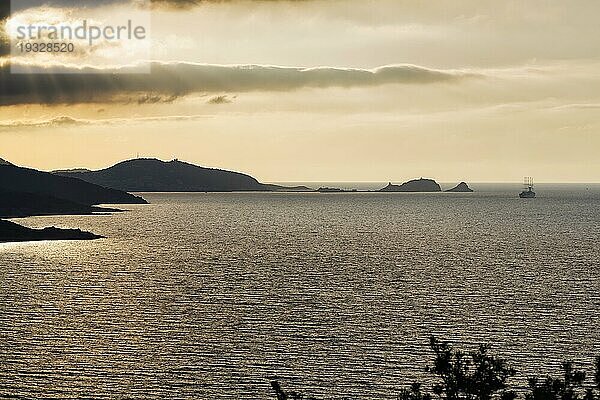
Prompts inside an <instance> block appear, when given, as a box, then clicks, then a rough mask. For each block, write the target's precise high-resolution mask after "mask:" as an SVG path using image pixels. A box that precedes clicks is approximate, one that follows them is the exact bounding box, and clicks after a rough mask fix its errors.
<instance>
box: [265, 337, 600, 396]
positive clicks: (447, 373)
mask: <svg viewBox="0 0 600 400" xmlns="http://www.w3.org/2000/svg"><path fill="white" fill-rule="evenodd" d="M429 344H430V347H431V350H432V351H433V353H434V355H435V358H434V361H433V363H432V365H429V366H428V367H427V368H426V371H427V372H429V373H430V374H432V375H433V378H434V382H435V383H434V384H433V386H432V387H431V391H424V390H422V388H423V385H422V384H421V383H419V382H415V383H413V384H412V385H411V386H410V388H406V389H403V390H401V391H400V393H399V394H398V399H399V400H433V399H434V398H435V399H440V400H492V399H497V400H515V399H517V397H519V396H518V395H517V393H516V392H515V391H514V390H511V389H510V387H509V384H508V379H509V378H511V377H513V376H515V375H516V371H515V370H514V369H513V368H512V367H510V366H509V365H508V364H507V362H506V361H505V360H503V359H501V358H499V357H496V356H494V355H492V354H490V353H489V350H490V346H489V345H481V346H479V348H478V349H477V350H475V351H470V352H463V351H461V350H456V349H454V348H453V347H452V346H451V345H450V344H449V343H447V342H444V341H440V340H438V339H436V338H435V337H433V336H432V337H431V338H430V343H429ZM586 378H587V376H586V373H585V372H584V371H578V370H575V368H574V366H573V363H572V362H570V361H568V362H564V363H563V364H562V376H560V377H552V376H547V377H545V378H530V379H529V387H528V389H527V391H526V392H525V395H524V396H525V398H524V400H600V356H599V357H597V358H596V362H595V375H594V377H593V381H594V382H593V384H590V383H589V382H588V381H587V379H586ZM271 386H272V388H273V390H274V392H275V394H276V396H277V400H316V399H315V398H313V397H304V396H303V395H302V394H300V393H296V392H286V391H285V390H283V388H282V387H281V385H280V384H279V382H277V381H273V382H271Z"/></svg>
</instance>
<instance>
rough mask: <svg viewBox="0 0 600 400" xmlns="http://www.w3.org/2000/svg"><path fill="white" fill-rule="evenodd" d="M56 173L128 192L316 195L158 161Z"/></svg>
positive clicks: (297, 188) (229, 173) (244, 176)
mask: <svg viewBox="0 0 600 400" xmlns="http://www.w3.org/2000/svg"><path fill="white" fill-rule="evenodd" d="M54 173H55V174H56V175H60V176H64V177H72V178H78V179H81V180H84V181H86V182H90V183H94V184H97V185H101V186H104V187H109V188H114V189H119V190H124V191H128V192H238V191H242V192H243V191H253V192H273V191H313V189H310V188H308V187H305V186H295V187H286V186H279V185H272V184H264V183H261V182H259V181H258V180H257V179H255V178H253V177H251V176H250V175H247V174H243V173H240V172H233V171H227V170H222V169H215V168H206V167H200V166H198V165H194V164H190V163H187V162H183V161H179V160H172V161H162V160H158V159H156V158H138V159H133V160H127V161H123V162H120V163H118V164H116V165H113V166H112V167H109V168H106V169H102V170H99V171H89V170H82V169H78V170H66V171H65V170H63V171H54Z"/></svg>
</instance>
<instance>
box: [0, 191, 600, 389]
mask: <svg viewBox="0 0 600 400" xmlns="http://www.w3.org/2000/svg"><path fill="white" fill-rule="evenodd" d="M145 197H146V198H147V199H148V200H149V201H151V203H152V204H151V205H148V206H128V207H126V208H128V209H129V210H130V211H129V212H126V213H121V214H115V215H112V216H84V217H73V216H69V217H43V218H27V219H24V220H19V221H18V222H20V223H23V224H25V225H28V226H32V227H41V226H48V225H56V226H60V227H80V228H82V229H85V230H90V231H93V232H95V233H98V234H101V235H104V236H107V237H108V239H101V240H97V241H91V242H40V243H25V244H23V243H21V244H1V245H0V284H1V286H2V287H1V289H2V290H1V291H0V382H2V385H0V397H2V396H7V395H9V394H10V395H13V396H21V397H27V398H41V397H43V398H56V399H59V398H81V397H86V398H99V399H101V398H105V399H114V398H120V397H127V398H144V399H163V398H181V399H205V398H210V399H258V398H263V399H267V398H272V396H271V394H270V392H269V390H270V389H269V379H270V378H274V377H277V378H279V379H281V380H283V381H284V382H287V383H289V384H290V385H292V386H293V387H294V388H295V389H300V390H302V391H303V392H305V393H310V394H312V395H316V396H319V397H321V398H331V396H333V395H334V394H337V395H339V394H341V393H344V394H346V395H348V396H351V397H352V398H357V399H372V398H374V397H376V396H380V397H378V398H386V399H387V398H395V397H394V396H393V393H394V391H395V390H396V389H398V388H399V387H401V386H402V385H404V384H406V383H409V382H411V381H412V380H413V379H416V378H420V377H422V376H423V366H424V365H425V364H426V363H427V362H428V361H429V360H430V354H429V352H428V350H427V339H428V335H430V334H432V333H435V334H437V335H439V336H440V337H444V338H448V339H451V340H455V341H460V342H462V343H465V345H466V346H471V345H475V344H477V343H480V342H491V343H493V344H494V349H495V350H496V352H498V353H499V354H501V355H502V356H505V357H507V358H509V359H510V360H512V362H513V364H514V365H515V366H516V367H517V369H519V370H521V371H524V373H523V374H521V375H522V376H528V375H532V374H540V373H544V372H547V371H550V370H554V369H555V368H556V367H557V365H558V363H559V362H560V361H561V360H563V359H565V358H572V359H575V360H580V361H581V362H584V363H589V362H590V361H591V358H590V357H591V356H592V355H593V354H596V353H599V352H600V330H598V327H599V326H600V317H599V313H598V309H599V308H600V294H599V291H598V288H599V287H600V275H599V272H600V269H599V268H600V248H599V247H598V243H600V237H599V236H600V233H599V232H600V212H599V211H598V210H600V207H598V206H599V205H600V204H599V203H600V196H598V194H597V193H596V192H593V193H580V194H572V193H568V192H564V191H557V192H553V193H547V194H546V196H540V198H538V199H535V201H522V200H520V199H518V198H515V197H514V193H501V192H494V193H491V194H486V193H475V194H472V195H468V194H467V195H465V194H452V195H448V194H430V195H423V194H413V195H403V194H360V193H358V194H347V195H336V194H332V195H323V194H251V193H246V194H236V193H230V194H148V195H145ZM523 383H524V382H520V384H523Z"/></svg>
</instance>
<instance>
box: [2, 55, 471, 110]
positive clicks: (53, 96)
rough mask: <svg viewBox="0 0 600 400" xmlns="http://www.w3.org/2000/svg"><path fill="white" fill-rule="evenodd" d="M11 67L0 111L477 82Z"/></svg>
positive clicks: (283, 72) (386, 73)
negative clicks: (12, 107)
mask: <svg viewBox="0 0 600 400" xmlns="http://www.w3.org/2000/svg"><path fill="white" fill-rule="evenodd" d="M13 66H15V67H18V69H19V71H20V72H22V73H19V74H12V73H11V64H10V63H9V62H5V63H4V64H2V65H0V88H1V91H0V93H1V94H0V105H14V104H74V103H94V102H95V103H102V102H107V101H123V102H129V101H130V100H131V98H132V97H133V96H141V97H139V98H146V99H148V101H146V102H152V100H153V99H159V100H160V99H165V98H166V99H171V101H172V99H174V98H176V97H179V96H185V95H188V94H191V93H218V92H220V93H223V92H229V93H231V92H252V91H270V92H277V91H293V90H298V89H302V88H330V87H340V88H351V87H375V86H381V85H387V84H431V83H443V82H448V83H452V82H457V81H460V80H464V79H469V78H472V77H476V76H480V75H478V74H475V73H472V72H467V71H460V70H436V69H429V68H424V67H419V66H415V65H389V66H383V67H379V68H375V69H358V68H333V67H319V68H301V67H279V66H268V65H208V64H194V63H183V62H172V63H161V62H153V63H151V66H150V67H151V68H150V70H151V72H150V73H149V74H135V73H130V72H133V71H139V69H137V68H136V67H111V68H98V67H76V66H67V65H54V66H43V65H31V64H15V63H13ZM144 96H146V97H144Z"/></svg>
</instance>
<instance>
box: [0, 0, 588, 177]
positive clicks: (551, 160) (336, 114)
mask: <svg viewBox="0 0 600 400" xmlns="http://www.w3.org/2000/svg"><path fill="white" fill-rule="evenodd" d="M27 1H29V0H27ZM27 1H25V0H24V1H23V2H21V3H19V4H21V7H18V8H17V7H14V6H13V10H12V14H11V15H10V17H9V18H8V19H5V20H4V25H6V27H5V29H4V32H3V33H0V60H1V61H0V158H3V159H6V160H9V161H11V162H13V163H16V164H19V165H24V166H30V167H34V168H39V169H45V170H52V169H64V168H74V167H86V168H92V169H97V168H104V167H107V166H110V165H112V164H114V163H116V162H118V161H121V160H124V159H130V158H135V157H137V156H138V155H139V156H142V157H156V158H161V159H165V160H170V159H173V158H178V159H180V160H185V161H188V162H192V163H195V164H198V165H203V166H209V167H218V168H224V169H230V170H236V171H242V172H245V173H249V174H251V175H253V176H255V177H256V178H258V179H259V180H261V181H264V182H294V181H297V182H310V181H328V182H335V181H351V182H358V181H377V182H381V181H392V182H402V181H405V180H407V179H411V178H415V177H430V178H434V179H436V180H438V181H441V182H453V181H462V180H465V181H468V182H469V181H470V182H521V181H522V177H523V176H533V177H535V178H536V181H538V182H600V157H598V151H599V150H600V135H599V134H598V133H599V128H600V39H599V38H600V24H598V23H597V16H598V15H600V2H598V1H596V0H573V1H569V2H565V1H562V0H530V1H522V0H519V1H513V0H506V1H497V0H496V1H487V0H453V1H441V0H439V1H431V0H423V1H413V0H371V1H365V0H296V1H285V0H264V1H252V0H231V1H206V0H204V1H194V0H154V1H153V2H152V4H146V5H142V4H140V0H130V1H116V0H113V1H108V0H107V1H102V0H100V1H87V2H86V1H77V2H75V1H68V0H50V1H45V2H44V3H46V4H48V5H46V6H44V7H38V6H37V5H36V4H28V3H27ZM31 2H33V3H35V0H31ZM13 4H14V1H13ZM132 10H133V11H132ZM3 12H4V14H5V16H7V11H6V10H2V9H0V16H1V15H2V13H3ZM144 16H146V17H147V18H149V19H148V20H144V18H145V17H144ZM128 18H131V19H133V20H135V21H136V22H140V21H142V22H143V23H144V24H145V26H147V27H148V28H149V29H148V34H149V36H148V40H145V41H144V44H143V45H140V44H139V43H138V44H135V45H134V47H131V46H130V45H131V43H128V44H123V43H121V42H110V41H107V40H99V41H98V42H97V43H95V44H94V46H93V47H89V46H88V47H86V45H85V43H83V42H77V41H76V42H75V45H76V48H77V51H75V52H74V53H70V54H58V55H57V54H54V55H48V54H45V55H39V54H38V55H35V56H32V57H33V58H25V56H22V55H19V54H15V53H13V55H12V56H10V55H9V54H7V50H8V48H7V40H9V39H15V38H16V34H17V33H16V30H15V29H16V28H15V27H16V26H18V25H19V24H23V23H24V22H28V23H31V21H37V22H38V23H39V21H50V22H52V21H72V22H73V23H76V21H80V20H82V19H86V20H88V21H92V22H95V23H98V24H105V23H107V21H111V22H113V23H115V21H119V20H126V19H128ZM150 28H151V29H150ZM127 46H129V47H127ZM36 57H37V58H36ZM140 66H143V67H144V71H143V72H145V73H140V72H138V71H137V70H136V68H139V67H140ZM17 67H18V68H17ZM15 68H16V69H15ZM15 71H17V72H18V73H17V72H15Z"/></svg>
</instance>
